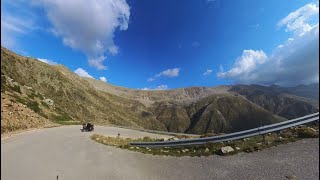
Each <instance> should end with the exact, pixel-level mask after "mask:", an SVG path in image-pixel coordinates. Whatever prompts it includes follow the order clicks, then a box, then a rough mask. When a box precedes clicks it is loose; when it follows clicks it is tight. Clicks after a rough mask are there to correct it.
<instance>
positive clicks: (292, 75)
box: [217, 4, 319, 86]
mask: <svg viewBox="0 0 320 180" xmlns="http://www.w3.org/2000/svg"><path fill="white" fill-rule="evenodd" d="M314 9H319V8H318V6H315V5H314V4H308V5H306V6H304V7H302V8H299V9H298V10H297V11H295V12H292V13H290V14H289V15H288V16H287V17H285V18H284V19H282V20H281V21H280V22H279V23H278V26H284V25H286V27H287V30H289V31H292V32H293V36H292V37H290V38H288V40H287V41H285V42H284V43H282V44H280V45H278V46H277V47H276V48H275V49H274V50H273V52H272V53H270V55H269V56H267V55H266V54H265V53H264V52H263V51H254V50H244V51H243V54H242V56H241V57H239V58H237V60H236V62H235V64H234V65H233V67H232V68H231V69H230V70H228V71H224V70H223V69H221V70H220V72H219V73H218V74H217V75H218V77H221V78H227V79H232V80H234V81H236V82H237V83H248V84H249V83H256V84H265V85H268V84H278V85H284V86H292V85H297V84H309V83H315V82H319V44H318V43H319V22H316V23H315V24H309V23H310V21H311V20H313V19H312V18H313V17H314V16H315V15H317V14H318V12H317V13H315V12H314ZM301 17H302V18H301ZM299 18H300V19H303V21H301V20H299ZM297 20H298V21H299V23H296V21H297ZM318 21H319V20H318ZM295 23H296V24H295ZM297 24H299V25H297ZM306 27H308V28H306Z"/></svg>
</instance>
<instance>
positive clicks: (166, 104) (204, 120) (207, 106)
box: [1, 47, 319, 134]
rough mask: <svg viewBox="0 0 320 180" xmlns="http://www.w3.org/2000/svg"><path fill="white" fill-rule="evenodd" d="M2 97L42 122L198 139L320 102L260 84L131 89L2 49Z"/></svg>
mask: <svg viewBox="0 0 320 180" xmlns="http://www.w3.org/2000/svg"><path fill="white" fill-rule="evenodd" d="M278 91H279V92H278ZM318 91H319V90H318ZM299 93H301V91H299ZM1 96H6V98H10V99H11V100H13V101H17V102H19V103H21V104H22V105H25V106H26V108H29V109H30V110H32V111H33V112H35V113H37V114H38V115H39V116H41V117H39V120H41V121H44V120H50V121H51V122H58V123H60V124H71V123H82V122H88V121H90V122H92V123H95V124H101V125H120V126H128V127H138V128H146V129H155V130H162V131H172V132H187V133H197V134H202V133H209V132H210V133H211V132H215V133H228V132H234V131H239V130H245V129H249V128H253V127H257V126H259V125H266V124H271V123H275V122H280V121H284V120H286V119H288V118H294V117H298V116H301V115H305V114H309V113H312V112H314V111H316V108H317V105H318V100H311V99H310V98H307V97H300V96H296V95H295V94H292V93H290V91H285V90H275V88H272V87H265V86H261V87H260V86H255V85H252V86H245V85H235V86H217V87H190V88H180V89H173V90H164V91H160V90H153V91H143V90H134V89H127V88H123V87H118V86H114V85H111V84H108V83H104V82H102V81H98V80H94V79H90V78H81V77H79V76H77V75H76V74H74V73H73V72H71V71H70V70H69V69H67V68H66V67H64V66H61V65H48V64H45V63H43V62H40V61H38V60H35V59H32V58H27V57H23V56H19V55H17V54H15V53H13V52H11V51H9V50H7V49H5V48H3V47H2V48H1ZM1 103H2V102H1ZM281 116H282V117H281ZM43 118H44V119H43ZM8 121H11V119H9V120H8ZM1 126H2V123H1Z"/></svg>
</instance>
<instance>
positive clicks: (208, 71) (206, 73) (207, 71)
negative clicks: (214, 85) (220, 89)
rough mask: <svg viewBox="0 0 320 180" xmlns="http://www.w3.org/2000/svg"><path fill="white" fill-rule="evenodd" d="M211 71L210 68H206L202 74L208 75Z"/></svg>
mask: <svg viewBox="0 0 320 180" xmlns="http://www.w3.org/2000/svg"><path fill="white" fill-rule="evenodd" d="M211 73H212V69H207V70H206V72H204V73H203V75H204V76H207V75H210V74H211Z"/></svg>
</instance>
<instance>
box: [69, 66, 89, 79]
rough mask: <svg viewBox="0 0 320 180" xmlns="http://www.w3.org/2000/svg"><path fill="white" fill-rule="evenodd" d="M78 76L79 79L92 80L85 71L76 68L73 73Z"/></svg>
mask: <svg viewBox="0 0 320 180" xmlns="http://www.w3.org/2000/svg"><path fill="white" fill-rule="evenodd" d="M74 72H75V73H76V74H77V75H78V76H80V77H87V78H92V79H94V78H93V77H92V76H91V75H90V74H89V73H88V72H87V71H86V70H84V69H82V68H78V69H77V70H75V71H74Z"/></svg>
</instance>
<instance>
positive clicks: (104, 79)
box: [100, 77, 108, 82]
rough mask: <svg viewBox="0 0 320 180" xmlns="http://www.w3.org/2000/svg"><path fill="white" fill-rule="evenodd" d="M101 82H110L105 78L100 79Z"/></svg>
mask: <svg viewBox="0 0 320 180" xmlns="http://www.w3.org/2000/svg"><path fill="white" fill-rule="evenodd" d="M100 80H101V81H103V82H108V80H107V78H105V77H100Z"/></svg>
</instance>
